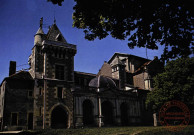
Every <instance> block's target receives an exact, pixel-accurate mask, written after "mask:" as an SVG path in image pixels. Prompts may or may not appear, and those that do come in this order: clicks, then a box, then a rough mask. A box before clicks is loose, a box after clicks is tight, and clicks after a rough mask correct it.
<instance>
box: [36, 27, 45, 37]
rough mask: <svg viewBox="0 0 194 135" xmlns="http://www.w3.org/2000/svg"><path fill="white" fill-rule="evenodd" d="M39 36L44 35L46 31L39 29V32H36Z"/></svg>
mask: <svg viewBox="0 0 194 135" xmlns="http://www.w3.org/2000/svg"><path fill="white" fill-rule="evenodd" d="M38 34H44V31H43V30H42V28H41V27H40V28H39V29H38V31H37V32H36V35H38Z"/></svg>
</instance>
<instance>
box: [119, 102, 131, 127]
mask: <svg viewBox="0 0 194 135" xmlns="http://www.w3.org/2000/svg"><path fill="white" fill-rule="evenodd" d="M120 110H121V125H122V126H127V125H128V124H129V118H128V106H127V103H122V104H121V106H120Z"/></svg>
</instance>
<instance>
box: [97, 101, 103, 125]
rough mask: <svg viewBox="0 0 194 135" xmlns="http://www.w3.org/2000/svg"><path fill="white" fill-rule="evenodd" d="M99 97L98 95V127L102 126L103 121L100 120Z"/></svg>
mask: <svg viewBox="0 0 194 135" xmlns="http://www.w3.org/2000/svg"><path fill="white" fill-rule="evenodd" d="M101 109H102V108H101V99H100V97H98V111H99V114H98V127H102V126H103V121H102V110H101Z"/></svg>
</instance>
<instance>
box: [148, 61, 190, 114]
mask: <svg viewBox="0 0 194 135" xmlns="http://www.w3.org/2000/svg"><path fill="white" fill-rule="evenodd" d="M193 67H194V58H179V59H177V60H173V61H170V62H167V65H166V66H165V68H164V72H163V73H160V74H158V75H157V76H156V77H155V78H154V90H152V91H151V92H150V93H149V94H148V96H147V100H146V104H147V105H148V106H150V107H152V109H153V110H158V109H159V108H160V107H161V106H162V105H163V104H164V103H165V102H167V101H171V100H179V101H182V102H184V103H185V104H187V105H188V106H191V105H194V70H193Z"/></svg>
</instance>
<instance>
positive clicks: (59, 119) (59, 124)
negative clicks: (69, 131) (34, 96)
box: [51, 106, 68, 129]
mask: <svg viewBox="0 0 194 135" xmlns="http://www.w3.org/2000/svg"><path fill="white" fill-rule="evenodd" d="M67 127H68V113H67V111H66V110H65V109H64V108H63V107H61V106H57V107H56V108H55V109H53V111H52V114H51V128H54V129H60V128H67Z"/></svg>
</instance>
